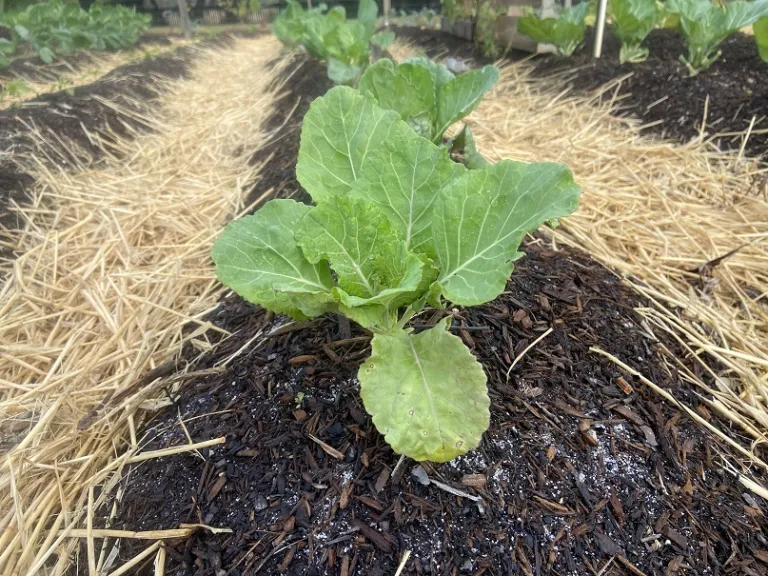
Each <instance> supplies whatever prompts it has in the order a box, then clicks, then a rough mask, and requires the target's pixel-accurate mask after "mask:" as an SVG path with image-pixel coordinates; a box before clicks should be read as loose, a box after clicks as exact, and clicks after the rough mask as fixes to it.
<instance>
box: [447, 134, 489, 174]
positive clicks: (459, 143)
mask: <svg viewBox="0 0 768 576" xmlns="http://www.w3.org/2000/svg"><path fill="white" fill-rule="evenodd" d="M449 145H450V148H451V153H452V154H453V153H457V152H458V153H460V154H461V155H462V156H464V165H465V166H466V167H467V168H469V169H470V170H480V169H481V168H485V167H486V166H487V165H488V161H487V160H486V159H485V158H483V156H482V154H480V152H478V151H477V145H476V144H475V137H474V136H472V130H470V128H469V126H467V125H466V124H465V125H464V128H462V129H461V132H459V133H458V134H457V135H456V136H455V137H454V138H452V139H451V141H450V143H449Z"/></svg>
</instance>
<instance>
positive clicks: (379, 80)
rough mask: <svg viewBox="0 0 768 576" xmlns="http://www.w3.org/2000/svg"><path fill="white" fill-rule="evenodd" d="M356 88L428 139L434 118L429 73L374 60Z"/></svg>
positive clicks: (434, 91)
mask: <svg viewBox="0 0 768 576" xmlns="http://www.w3.org/2000/svg"><path fill="white" fill-rule="evenodd" d="M358 89H359V90H360V92H362V93H363V94H364V95H366V96H370V97H371V98H373V99H375V100H376V101H377V102H378V105H379V106H381V107H382V108H385V109H387V110H394V111H395V112H397V113H398V114H400V117H401V118H402V119H403V120H405V121H406V122H407V123H408V125H409V126H410V127H411V128H413V129H414V130H415V131H416V133H417V134H419V135H421V136H424V137H425V138H432V130H433V129H434V128H433V127H434V124H435V120H436V115H437V96H436V90H435V83H434V80H433V78H432V75H431V74H430V72H429V70H428V69H427V68H425V67H424V66H420V65H418V64H400V65H399V66H397V67H395V65H394V64H393V63H392V61H391V60H388V59H386V58H384V59H381V60H378V61H377V62H376V63H374V64H373V65H372V66H369V67H368V69H366V71H365V72H364V73H363V75H362V76H361V78H360V84H359V85H358Z"/></svg>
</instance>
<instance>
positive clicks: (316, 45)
mask: <svg viewBox="0 0 768 576" xmlns="http://www.w3.org/2000/svg"><path fill="white" fill-rule="evenodd" d="M377 14H378V6H377V5H376V2H375V1H374V0H360V4H359V8H358V13H357V20H347V17H346V12H345V10H344V7H343V6H335V7H334V8H332V9H330V10H328V6H327V5H326V4H320V5H319V6H318V7H316V8H313V9H311V10H304V8H303V7H302V6H301V4H300V3H299V2H297V1H296V0H288V7H287V8H286V9H285V10H283V12H281V13H280V15H279V16H278V17H277V18H276V19H275V21H274V22H273V23H272V32H273V33H274V34H275V36H277V37H278V38H279V39H280V40H281V41H282V42H283V43H284V44H286V45H288V46H303V47H304V48H305V49H306V50H307V52H309V54H310V55H311V56H313V57H314V58H317V59H318V60H322V61H325V62H327V63H328V77H329V78H330V79H331V80H332V81H333V82H334V83H335V84H355V83H356V82H357V79H358V78H359V77H360V74H361V73H362V72H363V70H365V68H366V67H367V66H368V63H369V62H370V59H371V51H370V46H369V45H370V44H373V45H375V46H377V47H379V48H380V49H382V50H386V48H387V47H388V46H389V45H390V44H391V43H392V42H393V41H394V39H395V34H394V32H380V33H378V34H374V25H375V23H376V15H377Z"/></svg>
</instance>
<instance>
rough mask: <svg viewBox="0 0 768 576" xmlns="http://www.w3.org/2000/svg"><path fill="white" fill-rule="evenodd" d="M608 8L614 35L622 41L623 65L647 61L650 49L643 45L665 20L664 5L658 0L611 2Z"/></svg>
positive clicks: (620, 58) (620, 55)
mask: <svg viewBox="0 0 768 576" xmlns="http://www.w3.org/2000/svg"><path fill="white" fill-rule="evenodd" d="M608 8H609V12H610V17H611V23H612V26H611V27H612V29H613V33H614V34H615V35H616V37H617V38H618V39H619V40H620V41H621V50H620V51H619V60H620V61H621V63H622V64H623V63H625V62H631V63H637V62H643V61H644V60H646V59H647V58H648V48H646V47H645V46H643V45H642V43H643V40H645V38H646V36H648V34H650V33H651V30H653V29H654V28H655V27H656V26H657V25H658V24H659V23H661V21H662V20H663V19H664V13H665V11H664V7H663V5H662V4H660V3H659V2H657V0H610V3H609V4H608Z"/></svg>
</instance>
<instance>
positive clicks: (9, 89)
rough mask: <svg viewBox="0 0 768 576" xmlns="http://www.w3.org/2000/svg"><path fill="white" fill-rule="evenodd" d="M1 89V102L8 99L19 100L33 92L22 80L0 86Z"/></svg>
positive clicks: (18, 79)
mask: <svg viewBox="0 0 768 576" xmlns="http://www.w3.org/2000/svg"><path fill="white" fill-rule="evenodd" d="M0 88H1V89H0V102H2V101H3V100H5V99H6V98H18V97H19V96H22V95H24V94H28V93H30V92H32V90H31V89H30V87H29V86H27V83H26V82H24V80H22V79H21V78H16V79H15V80H10V81H8V82H6V83H5V84H3V85H2V86H0Z"/></svg>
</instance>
